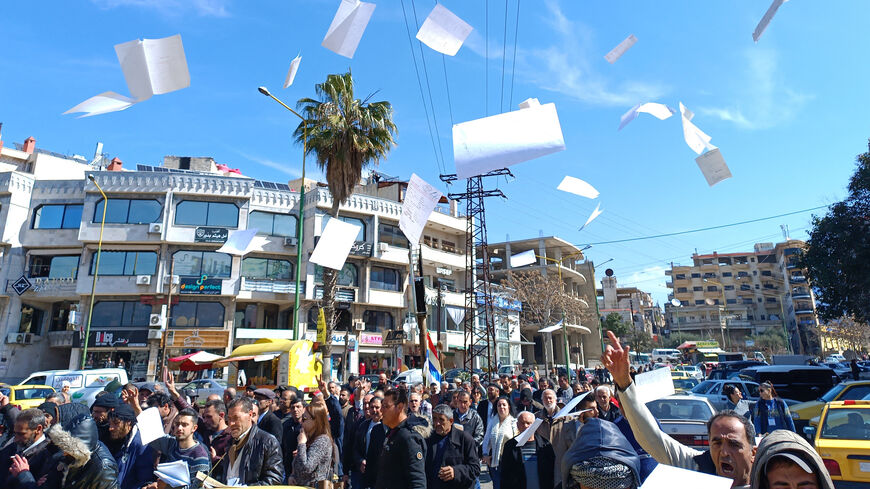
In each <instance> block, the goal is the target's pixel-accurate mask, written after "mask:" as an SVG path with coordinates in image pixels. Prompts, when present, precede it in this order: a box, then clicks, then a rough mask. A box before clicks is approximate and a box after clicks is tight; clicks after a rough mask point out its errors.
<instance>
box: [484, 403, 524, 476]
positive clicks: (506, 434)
mask: <svg viewBox="0 0 870 489" xmlns="http://www.w3.org/2000/svg"><path fill="white" fill-rule="evenodd" d="M518 434H519V432H518V431H517V420H516V418H514V417H513V416H511V415H508V417H507V418H505V419H504V421H499V418H498V417H497V416H496V417H494V418H493V419H492V425H491V426H490V427H489V429H488V430H487V432H486V436H484V437H483V451H482V453H483V456H484V457H492V458H491V459H490V461H489V466H490V467H498V466H499V461H500V460H501V452H502V449H503V448H504V444H505V443H507V441H508V440H510V439H511V438H513V437H515V436H517V435H518Z"/></svg>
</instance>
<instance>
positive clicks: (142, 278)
mask: <svg viewBox="0 0 870 489" xmlns="http://www.w3.org/2000/svg"><path fill="white" fill-rule="evenodd" d="M136 285H151V275H136Z"/></svg>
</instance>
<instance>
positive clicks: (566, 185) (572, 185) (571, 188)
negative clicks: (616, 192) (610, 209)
mask: <svg viewBox="0 0 870 489" xmlns="http://www.w3.org/2000/svg"><path fill="white" fill-rule="evenodd" d="M556 188H557V190H561V191H563V192H569V193H572V194H576V195H579V196H580V197H586V198H587V199H596V198H598V195H599V193H598V190H595V187H593V186H592V185H589V184H588V183H586V182H584V181H583V180H580V179H579V178H574V177H568V176H566V177H565V178H563V179H562V183H560V184H559V186H558V187H556Z"/></svg>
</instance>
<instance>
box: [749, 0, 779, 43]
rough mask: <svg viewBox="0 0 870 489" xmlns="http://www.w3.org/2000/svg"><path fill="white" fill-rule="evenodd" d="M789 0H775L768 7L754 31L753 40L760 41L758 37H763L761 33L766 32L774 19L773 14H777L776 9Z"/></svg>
mask: <svg viewBox="0 0 870 489" xmlns="http://www.w3.org/2000/svg"><path fill="white" fill-rule="evenodd" d="M787 1H788V0H773V3H771V4H770V7H768V9H767V12H765V13H764V17H762V18H761V20H760V21H758V25H757V26H755V31H753V32H752V40H753V41H755V42H758V39H759V38H761V35H762V34H764V31H765V30H767V26H768V24H770V21H771V20H773V16H774V15H776V11H777V10H779V8H780V7H781V6H782V4H784V3H785V2H787Z"/></svg>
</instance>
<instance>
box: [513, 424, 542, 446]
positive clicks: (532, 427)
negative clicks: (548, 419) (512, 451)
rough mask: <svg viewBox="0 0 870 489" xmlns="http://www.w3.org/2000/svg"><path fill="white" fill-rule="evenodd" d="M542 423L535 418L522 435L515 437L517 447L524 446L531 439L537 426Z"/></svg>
mask: <svg viewBox="0 0 870 489" xmlns="http://www.w3.org/2000/svg"><path fill="white" fill-rule="evenodd" d="M543 422H544V420H543V419H541V418H535V421H534V422H533V423H532V424H530V425H529V427H528V428H526V429H525V430H523V432H522V433H520V434H519V435H517V446H518V447H521V446H523V445H525V444H526V442H527V441H529V438H531V437H532V433H534V432H535V431H537V429H538V426H541V423H543Z"/></svg>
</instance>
